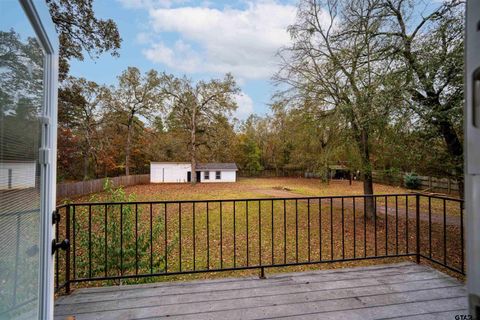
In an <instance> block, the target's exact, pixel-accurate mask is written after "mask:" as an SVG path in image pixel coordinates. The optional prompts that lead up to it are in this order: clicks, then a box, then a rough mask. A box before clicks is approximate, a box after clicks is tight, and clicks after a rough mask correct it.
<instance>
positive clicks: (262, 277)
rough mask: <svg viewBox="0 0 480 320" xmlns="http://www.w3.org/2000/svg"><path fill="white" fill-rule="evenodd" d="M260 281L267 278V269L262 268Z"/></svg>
mask: <svg viewBox="0 0 480 320" xmlns="http://www.w3.org/2000/svg"><path fill="white" fill-rule="evenodd" d="M260 279H266V277H265V268H264V267H261V268H260Z"/></svg>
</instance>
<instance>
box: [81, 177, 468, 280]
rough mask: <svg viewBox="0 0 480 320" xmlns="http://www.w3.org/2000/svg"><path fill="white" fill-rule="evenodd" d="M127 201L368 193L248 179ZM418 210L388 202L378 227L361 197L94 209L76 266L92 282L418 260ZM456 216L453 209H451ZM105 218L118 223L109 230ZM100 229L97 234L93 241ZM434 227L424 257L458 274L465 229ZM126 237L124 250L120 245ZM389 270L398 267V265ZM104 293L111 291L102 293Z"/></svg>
mask: <svg viewBox="0 0 480 320" xmlns="http://www.w3.org/2000/svg"><path fill="white" fill-rule="evenodd" d="M375 191H376V192H377V193H379V194H392V193H398V194H399V193H407V192H408V191H407V190H404V189H401V188H397V187H391V186H384V185H375ZM125 192H126V193H127V194H128V195H129V196H130V197H132V199H133V198H134V199H135V200H137V201H160V200H162V201H163V200H207V199H208V200H210V199H246V198H249V199H253V198H256V199H259V198H262V199H267V198H268V199H275V198H288V197H295V196H296V197H299V196H310V195H315V196H329V195H354V194H356V195H360V194H362V193H363V192H362V184H361V183H359V182H354V183H353V185H351V186H350V185H349V183H348V181H335V182H332V183H330V184H328V185H327V184H322V183H320V182H319V181H318V180H314V179H290V178H276V179H270V178H267V179H240V181H239V182H237V183H235V184H226V183H223V184H197V185H195V186H192V185H190V184H156V185H139V186H133V187H127V188H125ZM107 198H108V196H107V194H105V193H100V194H96V195H94V196H86V197H81V198H77V199H74V202H75V203H79V202H86V201H91V200H94V201H105V200H108V199H107ZM385 200H386V201H385ZM409 201H410V202H409V203H408V204H407V203H406V201H405V197H388V198H385V197H381V198H379V199H378V200H377V201H376V203H377V206H376V208H377V215H376V217H375V218H374V219H369V218H365V211H364V203H363V200H362V199H360V198H359V199H356V200H355V203H354V200H353V199H352V198H346V199H344V200H342V199H332V200H330V199H323V200H322V201H321V203H319V201H318V199H312V200H294V199H291V200H285V201H284V200H262V201H260V200H258V201H250V202H248V203H246V202H245V201H241V200H237V201H230V202H223V203H222V204H220V203H219V202H212V203H208V204H207V203H206V202H200V203H196V204H193V203H183V204H181V205H180V204H178V203H172V204H168V205H165V204H154V205H152V206H150V205H137V206H135V205H124V206H123V207H122V210H123V211H122V212H123V216H122V218H120V207H119V206H104V205H102V206H93V207H92V209H90V210H89V207H87V206H83V207H82V206H79V207H77V208H76V212H75V215H76V221H75V226H76V227H75V234H76V239H75V240H74V242H75V244H74V245H73V248H74V254H73V255H72V260H73V259H74V260H75V266H76V269H75V275H76V277H78V278H82V277H90V276H92V277H101V276H104V275H108V276H115V275H118V274H120V273H121V274H124V275H125V274H130V275H134V274H148V273H162V272H165V270H167V271H168V272H169V273H170V272H179V271H195V270H208V269H224V268H234V267H245V266H252V265H279V264H291V263H297V262H315V261H320V260H321V261H332V260H343V259H352V258H361V257H369V256H393V255H402V254H411V253H414V252H415V248H416V247H415V245H416V237H415V234H416V229H415V228H416V225H415V218H414V216H413V217H412V215H411V213H413V212H414V210H415V203H414V201H415V197H414V196H411V197H410V198H409ZM439 205H441V204H438V205H437V204H435V203H434V204H433V205H432V204H430V207H431V208H432V209H433V211H434V212H433V216H434V217H435V216H441V211H442V210H440V209H441V207H438V206H439ZM428 206H429V204H428V201H422V203H421V204H420V207H421V208H422V210H424V208H428ZM446 209H449V206H448V205H447V206H446ZM436 210H437V211H438V212H436ZM90 216H91V218H90ZM407 217H408V218H407ZM105 218H107V220H108V223H107V228H106V229H105V227H104V226H105V223H104V222H105ZM120 219H122V220H121V223H120V222H119V221H120ZM165 222H167V223H165ZM90 225H91V226H92V234H91V235H89V234H88V230H89V226H90ZM165 225H166V227H165ZM431 226H432V227H431V228H429V227H428V224H427V223H425V221H424V220H422V223H421V225H420V229H421V249H422V252H423V253H424V254H426V255H429V254H430V253H431V254H432V256H433V257H434V258H435V259H437V260H440V261H443V260H444V259H445V260H446V261H447V263H448V264H449V265H452V266H454V267H457V268H458V267H459V263H460V255H459V252H460V248H461V245H460V237H459V228H458V226H457V225H448V226H447V227H446V228H445V229H444V228H443V224H441V223H439V221H437V220H435V219H434V220H433V222H432V225H431ZM120 230H123V232H122V233H121V232H120ZM150 230H152V232H150ZM105 234H107V238H106V240H107V241H105V236H104V235H105ZM120 235H122V240H121V241H122V246H120V242H119V241H120V240H119V239H120ZM444 235H445V236H446V237H447V239H448V245H447V246H446V247H445V246H444V243H443V241H444V240H443V239H444ZM105 244H106V245H105ZM120 247H121V248H120ZM120 250H121V256H122V257H121V258H120ZM445 253H446V254H445ZM90 257H91V258H90ZM395 259H401V258H395ZM404 259H405V258H404ZM136 261H138V263H137V262H136ZM388 261H390V262H391V261H392V258H390V259H389V260H388ZM382 262H385V260H366V261H355V262H342V263H328V264H313V265H303V266H296V267H282V268H276V269H268V270H267V272H278V271H283V270H287V271H291V270H311V269H318V268H332V267H333V268H335V267H344V266H352V265H365V264H372V263H382ZM90 266H92V269H90ZM105 266H106V268H105ZM120 266H121V267H120ZM90 272H91V274H90ZM257 272H258V271H255V270H244V271H236V272H230V271H229V272H225V273H211V272H208V273H201V274H194V275H192V274H185V275H183V274H182V275H174V276H170V277H157V278H156V279H148V278H144V279H142V280H140V281H141V282H145V281H148V282H150V281H165V280H168V279H177V280H187V279H194V278H211V277H217V276H239V275H246V274H252V273H253V274H257ZM124 282H126V283H132V282H135V281H134V280H127V281H124ZM113 283H116V282H111V281H110V282H107V284H110V285H111V284H113ZM98 284H101V283H96V284H94V285H98Z"/></svg>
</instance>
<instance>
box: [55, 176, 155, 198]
mask: <svg viewBox="0 0 480 320" xmlns="http://www.w3.org/2000/svg"><path fill="white" fill-rule="evenodd" d="M105 179H107V178H102V179H94V180H86V181H79V182H66V183H58V184H57V198H67V197H73V196H81V195H85V194H90V193H94V192H100V191H102V190H103V185H104V183H105ZM108 179H110V181H112V184H113V186H115V187H118V186H134V185H137V184H147V183H150V175H149V174H139V175H131V176H120V177H113V178H108Z"/></svg>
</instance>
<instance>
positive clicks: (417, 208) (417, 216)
mask: <svg viewBox="0 0 480 320" xmlns="http://www.w3.org/2000/svg"><path fill="white" fill-rule="evenodd" d="M415 213H416V236H415V240H416V242H417V243H416V251H415V252H416V262H417V263H420V194H418V193H417V195H416V210H415Z"/></svg>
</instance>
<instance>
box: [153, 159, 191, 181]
mask: <svg viewBox="0 0 480 320" xmlns="http://www.w3.org/2000/svg"><path fill="white" fill-rule="evenodd" d="M190 168H191V167H190V164H189V163H155V162H152V163H151V164H150V182H152V183H161V182H187V172H188V171H190Z"/></svg>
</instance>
